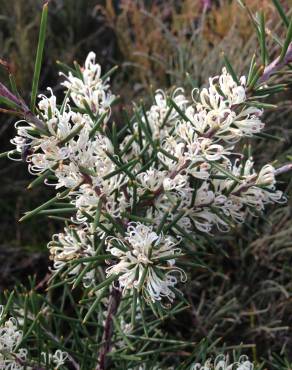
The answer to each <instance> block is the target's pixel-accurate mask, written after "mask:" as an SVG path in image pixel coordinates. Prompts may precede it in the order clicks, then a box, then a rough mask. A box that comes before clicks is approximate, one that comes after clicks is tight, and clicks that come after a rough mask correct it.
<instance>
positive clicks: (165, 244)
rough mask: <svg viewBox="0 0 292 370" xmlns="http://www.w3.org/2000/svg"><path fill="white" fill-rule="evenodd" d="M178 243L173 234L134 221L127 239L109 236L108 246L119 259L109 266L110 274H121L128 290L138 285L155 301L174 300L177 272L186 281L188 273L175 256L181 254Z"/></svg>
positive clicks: (128, 230) (120, 279) (137, 287)
mask: <svg viewBox="0 0 292 370" xmlns="http://www.w3.org/2000/svg"><path fill="white" fill-rule="evenodd" d="M177 244H178V242H175V241H174V240H172V238H171V237H164V236H163V235H162V234H160V235H157V234H156V233H155V232H154V231H153V229H152V227H149V226H146V225H143V224H141V223H139V222H138V223H130V224H129V226H128V229H127V232H126V236H125V237H124V238H123V239H122V238H115V237H110V238H108V239H107V250H108V251H109V252H110V253H111V254H112V255H113V256H114V257H115V258H117V259H118V262H117V263H116V264H114V265H112V266H110V267H108V268H107V270H106V272H107V275H108V276H110V275H113V274H115V275H117V276H118V280H119V283H120V286H121V287H122V288H123V290H124V292H126V291H127V290H128V289H133V288H134V289H137V290H142V291H143V292H144V294H145V296H146V297H149V298H150V299H151V300H152V301H156V300H161V299H163V298H164V297H165V298H168V299H169V300H170V301H173V299H174V296H175V294H174V292H173V288H174V286H175V285H176V284H177V282H178V280H177V278H176V277H175V275H174V273H175V272H178V273H179V275H180V278H181V280H182V281H186V276H185V273H184V272H183V271H182V270H181V269H180V268H178V267H176V266H175V257H176V256H178V255H180V254H181V250H180V249H179V248H176V246H177Z"/></svg>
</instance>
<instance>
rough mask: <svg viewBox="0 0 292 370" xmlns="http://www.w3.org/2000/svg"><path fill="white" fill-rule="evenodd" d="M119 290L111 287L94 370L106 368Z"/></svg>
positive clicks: (118, 301)
mask: <svg viewBox="0 0 292 370" xmlns="http://www.w3.org/2000/svg"><path fill="white" fill-rule="evenodd" d="M121 295H122V294H121V291H120V290H118V289H116V288H114V287H113V288H112V291H111V294H110V298H109V305H108V310H107V317H106V320H105V324H104V332H103V337H102V343H103V345H102V347H101V350H100V353H99V361H98V364H97V366H96V369H95V370H105V369H106V356H107V354H108V353H109V352H110V350H111V338H112V332H113V316H115V314H116V313H117V310H118V307H119V304H120V301H121Z"/></svg>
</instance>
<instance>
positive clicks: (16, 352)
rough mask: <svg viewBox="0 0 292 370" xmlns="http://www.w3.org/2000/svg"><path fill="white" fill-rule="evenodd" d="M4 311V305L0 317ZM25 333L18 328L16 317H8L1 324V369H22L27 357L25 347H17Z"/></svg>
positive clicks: (0, 308)
mask: <svg viewBox="0 0 292 370" xmlns="http://www.w3.org/2000/svg"><path fill="white" fill-rule="evenodd" d="M3 313H4V307H3V306H0V318H2V316H3ZM22 337H23V333H22V331H21V330H19V329H18V324H17V321H16V319H15V318H14V317H11V318H10V319H8V320H7V321H6V322H4V324H3V325H2V326H0V369H1V370H10V369H14V370H22V369H24V365H23V363H24V362H25V361H26V358H27V350H26V349H25V348H20V349H17V347H18V345H19V344H20V343H21V341H22Z"/></svg>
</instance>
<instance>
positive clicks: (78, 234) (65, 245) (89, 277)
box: [48, 228, 95, 287]
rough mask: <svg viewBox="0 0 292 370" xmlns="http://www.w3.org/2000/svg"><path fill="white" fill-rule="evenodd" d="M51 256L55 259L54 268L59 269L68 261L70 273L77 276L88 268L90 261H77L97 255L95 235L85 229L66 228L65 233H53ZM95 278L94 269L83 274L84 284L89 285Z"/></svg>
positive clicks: (50, 244)
mask: <svg viewBox="0 0 292 370" xmlns="http://www.w3.org/2000/svg"><path fill="white" fill-rule="evenodd" d="M48 248H49V250H50V258H51V259H52V260H53V261H54V270H56V271H59V270H61V269H62V268H63V267H64V266H66V265H67V264H68V263H71V265H72V268H71V269H70V271H69V275H72V276H77V275H78V274H79V273H80V271H81V270H82V268H83V267H84V268H86V266H87V265H88V262H84V263H83V264H81V263H75V262H76V261H77V262H78V260H79V259H80V258H86V257H92V256H94V255H95V248H94V239H93V235H90V234H88V232H86V231H85V230H84V229H75V228H65V230H64V233H59V234H55V235H53V238H52V241H51V242H50V243H49V244H48ZM94 280H95V271H94V269H92V270H89V271H88V272H86V273H85V274H84V276H83V284H84V286H85V287H89V286H90V285H92V283H93V282H94Z"/></svg>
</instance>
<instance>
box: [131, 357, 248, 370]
mask: <svg viewBox="0 0 292 370" xmlns="http://www.w3.org/2000/svg"><path fill="white" fill-rule="evenodd" d="M147 369H148V367H147V365H145V364H143V365H139V366H138V367H136V368H134V369H129V370H147ZM151 369H152V370H163V369H161V368H160V367H159V366H155V367H154V368H151ZM164 369H165V370H175V369H176V367H175V366H171V367H167V368H164ZM189 370H254V365H253V363H252V362H250V361H249V359H248V357H247V356H245V355H243V356H240V358H239V359H238V361H236V362H233V363H231V362H230V361H229V358H228V356H225V355H218V356H217V357H216V358H215V360H214V361H212V359H208V360H207V361H206V362H205V363H204V364H200V363H195V364H192V365H191V367H190V368H189Z"/></svg>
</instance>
